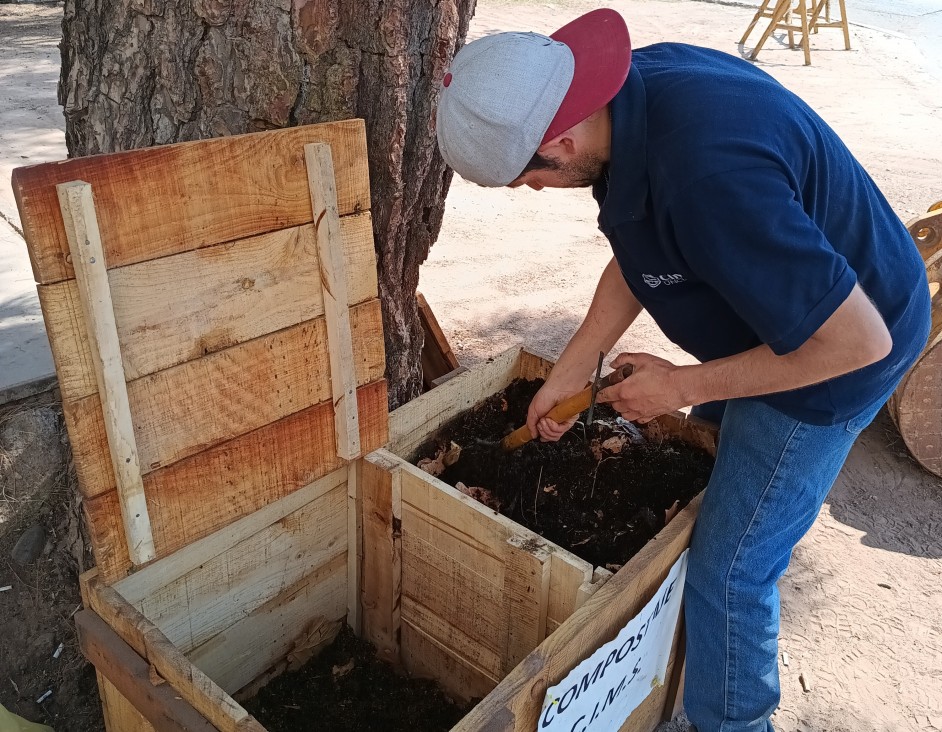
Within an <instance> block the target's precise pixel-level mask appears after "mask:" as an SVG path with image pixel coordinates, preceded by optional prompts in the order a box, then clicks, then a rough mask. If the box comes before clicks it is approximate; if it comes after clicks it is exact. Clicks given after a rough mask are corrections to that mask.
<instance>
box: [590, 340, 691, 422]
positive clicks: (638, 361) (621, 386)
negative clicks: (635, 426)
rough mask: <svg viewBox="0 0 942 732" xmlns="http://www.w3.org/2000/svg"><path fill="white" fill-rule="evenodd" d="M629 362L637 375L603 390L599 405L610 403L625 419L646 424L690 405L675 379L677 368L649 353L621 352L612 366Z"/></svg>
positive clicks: (634, 374)
mask: <svg viewBox="0 0 942 732" xmlns="http://www.w3.org/2000/svg"><path fill="white" fill-rule="evenodd" d="M626 363H630V364H631V365H632V366H634V367H635V369H634V373H632V375H631V376H629V377H628V378H627V379H625V380H624V381H621V382H619V383H618V384H615V385H614V386H610V387H608V388H607V389H602V391H600V392H599V395H598V401H599V402H600V403H603V402H604V403H607V404H611V405H612V408H613V409H614V410H615V411H616V412H618V413H619V414H620V415H621V416H622V417H624V418H625V419H628V420H631V421H632V422H638V423H640V424H644V423H645V422H650V421H651V420H652V419H654V418H655V417H659V416H660V415H662V414H666V413H667V412H673V411H674V410H676V409H680V408H681V407H686V406H689V401H688V400H687V399H685V398H684V395H683V394H681V393H680V390H679V388H678V386H677V384H676V380H675V379H674V374H675V373H676V371H677V367H676V366H675V365H674V364H672V363H671V362H670V361H665V360H664V359H663V358H658V357H657V356H652V355H651V354H649V353H621V354H619V355H618V358H616V359H615V360H614V361H612V364H611V365H612V367H613V368H618V367H619V366H624V365H625V364H626Z"/></svg>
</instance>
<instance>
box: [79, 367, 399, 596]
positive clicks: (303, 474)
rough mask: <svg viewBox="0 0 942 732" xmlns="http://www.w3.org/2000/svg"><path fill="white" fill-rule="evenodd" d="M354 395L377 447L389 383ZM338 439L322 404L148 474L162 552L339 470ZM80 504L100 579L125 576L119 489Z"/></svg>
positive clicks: (366, 433)
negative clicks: (335, 445) (334, 441)
mask: <svg viewBox="0 0 942 732" xmlns="http://www.w3.org/2000/svg"><path fill="white" fill-rule="evenodd" d="M357 398H358V402H359V409H360V414H361V415H362V417H361V429H362V430H363V432H362V434H361V435H360V439H361V441H362V443H363V445H364V446H367V447H370V448H373V449H375V448H376V447H379V446H380V445H382V444H383V443H384V442H385V441H386V438H387V432H386V422H385V421H384V420H383V419H381V415H383V414H385V411H386V382H385V381H378V382H375V383H373V384H370V385H368V386H365V387H361V388H360V389H359V390H358V391H357ZM333 444H334V443H333V409H332V407H331V404H330V402H325V403H322V404H319V405H317V406H314V407H311V408H309V409H306V410H304V411H303V412H299V413H298V414H294V415H291V416H290V417H287V418H285V419H282V420H280V421H278V422H275V423H274V424H270V425H266V426H265V427H262V428H261V429H258V430H256V431H254V432H250V433H249V434H247V435H243V436H241V437H238V438H236V439H234V440H231V441H229V442H226V443H223V444H222V445H218V446H216V447H214V448H211V449H209V450H206V451H205V452H202V453H199V454H198V455H194V456H193V457H190V458H187V459H185V460H181V461H180V462H178V463H175V464H174V465H171V466H169V467H167V468H164V469H162V470H158V471H155V472H153V473H150V474H148V475H146V476H145V477H144V490H145V493H146V494H147V496H148V508H149V511H150V514H151V519H152V523H153V526H154V530H155V533H154V542H155V546H156V548H157V556H158V557H165V556H168V555H169V554H171V553H173V552H174V551H176V550H177V549H180V548H181V547H183V546H185V545H186V544H189V543H190V542H193V541H196V540H198V539H202V538H203V537H205V536H208V535H209V534H211V533H213V532H214V531H216V530H217V529H220V528H222V527H223V526H226V525H227V524H230V523H232V522H233V521H235V520H237V519H239V518H241V517H243V516H247V515H249V514H251V513H252V512H253V511H256V510H258V509H260V508H262V507H263V506H264V505H265V504H267V503H269V502H272V501H276V500H278V499H280V498H282V497H284V496H286V495H288V494H290V493H292V492H293V491H296V490H298V489H300V488H302V487H304V486H305V485H307V484H308V483H310V482H312V481H314V480H317V479H318V478H320V477H322V476H323V475H326V474H327V473H329V472H332V471H334V470H337V469H339V468H341V467H342V466H343V464H344V461H343V460H341V459H340V458H339V457H337V455H336V451H335V450H334V449H333ZM194 486H196V487H198V488H194ZM82 506H83V510H84V511H85V514H86V516H87V525H88V527H89V534H90V538H91V542H92V548H93V550H94V552H95V561H96V563H97V565H98V567H99V569H100V570H101V577H102V581H103V582H105V583H112V582H115V581H117V580H119V579H121V578H123V577H125V576H127V573H128V569H129V568H130V560H129V557H128V553H127V545H126V543H125V542H124V540H123V529H122V528H121V523H120V521H121V516H120V511H119V508H118V503H117V494H116V493H115V491H114V490H113V489H112V490H110V491H108V492H105V493H102V494H99V495H96V496H94V497H92V498H89V499H86V500H84V501H83V502H82Z"/></svg>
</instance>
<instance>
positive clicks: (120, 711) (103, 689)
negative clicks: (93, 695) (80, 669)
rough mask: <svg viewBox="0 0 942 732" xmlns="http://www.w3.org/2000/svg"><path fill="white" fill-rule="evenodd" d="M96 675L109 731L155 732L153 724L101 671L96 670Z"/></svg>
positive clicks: (106, 726)
mask: <svg viewBox="0 0 942 732" xmlns="http://www.w3.org/2000/svg"><path fill="white" fill-rule="evenodd" d="M95 676H96V677H97V678H98V694H99V696H100V697H101V707H102V712H103V713H104V717H105V730H107V732H154V727H153V725H151V724H150V723H149V722H148V721H147V720H146V719H144V717H143V715H141V713H140V712H139V711H137V710H136V709H135V708H134V705H133V704H131V702H129V701H128V700H127V699H126V698H125V697H124V696H122V695H121V692H120V691H118V690H117V689H116V688H115V686H114V684H112V683H111V682H110V681H108V679H107V678H105V677H104V676H103V675H102V673H101V671H97V670H96V671H95Z"/></svg>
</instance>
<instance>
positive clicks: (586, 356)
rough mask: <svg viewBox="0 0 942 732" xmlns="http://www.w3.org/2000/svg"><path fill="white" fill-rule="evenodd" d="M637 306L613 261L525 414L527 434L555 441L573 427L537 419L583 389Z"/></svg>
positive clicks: (626, 327) (638, 304)
mask: <svg viewBox="0 0 942 732" xmlns="http://www.w3.org/2000/svg"><path fill="white" fill-rule="evenodd" d="M641 309H642V308H641V303H639V302H638V300H637V298H635V296H634V295H633V294H632V292H631V290H630V289H629V288H628V285H627V284H626V283H625V279H624V277H622V274H621V270H620V269H619V268H618V263H617V262H616V261H615V259H614V258H612V260H611V261H610V262H609V263H608V265H607V266H606V267H605V270H604V271H603V272H602V276H601V277H600V278H599V284H598V286H597V287H596V289H595V295H594V297H593V298H592V304H591V305H590V306H589V310H588V312H587V313H586V316H585V319H584V320H583V321H582V325H580V326H579V329H578V330H577V331H576V333H575V334H574V335H573V337H572V338H571V339H570V341H569V343H568V345H567V346H566V348H565V350H564V351H563V353H562V355H561V356H560V357H559V360H558V361H557V362H556V365H555V366H554V367H553V371H552V373H550V375H549V377H548V378H547V380H546V384H544V386H543V388H542V389H540V391H539V392H538V393H537V395H536V396H535V397H534V398H533V402H532V403H531V404H530V409H529V412H528V414H527V426H528V427H529V428H530V432H531V434H533V435H534V436H536V435H537V434H539V436H540V437H542V438H544V439H547V440H558V439H559V438H560V437H561V436H562V435H563V433H564V432H565V431H566V430H567V429H569V427H571V426H572V424H574V422H575V420H572V421H570V422H568V423H566V424H562V425H560V424H557V423H556V422H554V421H553V420H550V419H545V418H543V419H541V417H542V416H543V415H544V414H546V413H547V412H548V411H549V410H550V409H552V408H553V407H554V406H555V405H556V404H558V403H559V402H560V401H562V400H563V399H565V398H566V397H567V396H570V395H571V394H575V393H576V392H577V391H579V390H581V389H583V388H584V387H585V385H586V382H587V381H589V380H590V379H591V378H592V376H594V373H595V367H596V365H597V364H598V358H599V353H600V352H602V353H608V352H609V351H610V350H611V349H612V347H613V346H614V345H615V343H616V341H618V339H619V338H621V336H622V335H623V334H624V332H625V331H626V330H628V326H629V325H631V324H632V323H633V322H634V320H635V318H637V317H638V314H639V313H640V312H641Z"/></svg>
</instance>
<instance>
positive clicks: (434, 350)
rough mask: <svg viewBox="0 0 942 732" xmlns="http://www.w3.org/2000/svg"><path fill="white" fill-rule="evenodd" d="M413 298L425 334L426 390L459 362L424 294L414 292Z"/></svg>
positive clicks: (456, 367)
mask: <svg viewBox="0 0 942 732" xmlns="http://www.w3.org/2000/svg"><path fill="white" fill-rule="evenodd" d="M415 300H416V305H417V306H418V308H419V321H420V322H421V323H422V331H423V333H424V334H425V342H424V343H423V344H422V383H423V384H424V386H425V388H426V390H428V389H431V388H433V387H435V386H437V384H436V383H435V382H437V381H438V380H439V379H440V378H442V377H444V376H447V375H449V374H451V373H453V372H454V371H455V370H456V369H458V367H459V366H460V364H459V363H458V358H457V356H455V354H454V353H453V352H452V350H451V346H450V345H449V344H448V339H447V338H446V337H445V334H444V332H442V327H441V326H440V325H439V324H438V318H436V317H435V313H433V312H432V308H431V307H430V306H429V304H428V300H426V299H425V295H423V294H422V293H421V292H416V293H415ZM455 375H456V376H457V374H455Z"/></svg>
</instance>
